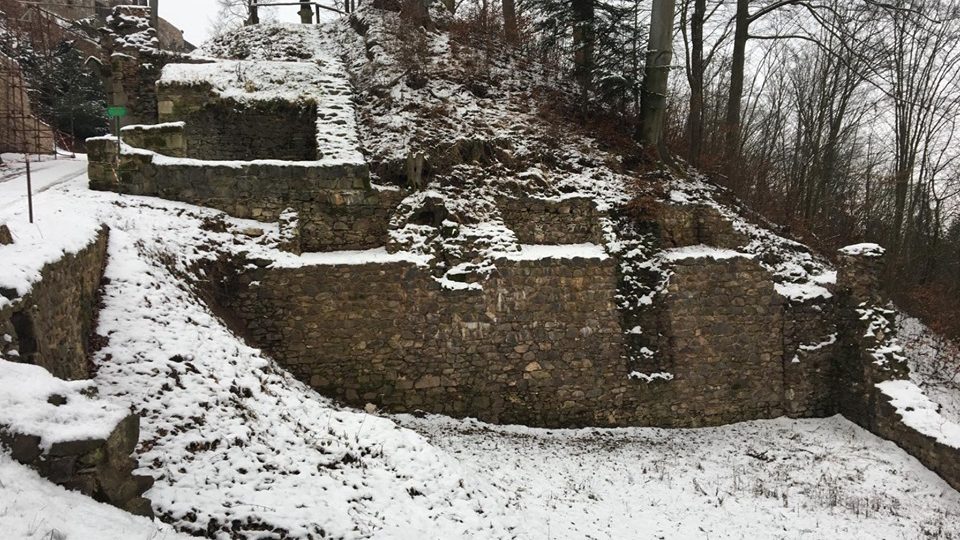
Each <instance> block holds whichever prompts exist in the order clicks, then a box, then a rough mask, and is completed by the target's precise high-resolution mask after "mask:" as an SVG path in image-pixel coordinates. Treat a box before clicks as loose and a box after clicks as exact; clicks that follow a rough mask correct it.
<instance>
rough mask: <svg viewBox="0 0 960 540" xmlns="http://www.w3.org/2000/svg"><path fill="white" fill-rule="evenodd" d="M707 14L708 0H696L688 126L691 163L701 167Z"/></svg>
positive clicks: (691, 19) (692, 25)
mask: <svg viewBox="0 0 960 540" xmlns="http://www.w3.org/2000/svg"><path fill="white" fill-rule="evenodd" d="M706 12H707V0H694V3H693V15H692V16H691V17H690V42H691V43H690V45H691V52H690V77H689V79H690V80H689V83H690V110H689V111H688V113H687V114H688V116H687V126H688V130H689V137H690V155H689V156H688V157H689V159H690V163H691V164H693V166H695V167H699V166H700V154H701V152H702V149H703V72H704V69H705V68H704V65H703V19H704V17H705V16H706Z"/></svg>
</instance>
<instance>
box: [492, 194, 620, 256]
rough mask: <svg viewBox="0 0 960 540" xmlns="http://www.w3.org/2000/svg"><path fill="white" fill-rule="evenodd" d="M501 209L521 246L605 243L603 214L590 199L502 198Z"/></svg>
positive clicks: (499, 202) (498, 200)
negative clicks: (602, 222)
mask: <svg viewBox="0 0 960 540" xmlns="http://www.w3.org/2000/svg"><path fill="white" fill-rule="evenodd" d="M497 207H499V209H500V214H501V216H502V217H503V222H504V224H505V225H506V226H507V227H509V228H510V229H511V230H513V232H514V233H515V234H516V235H517V240H519V241H520V243H521V244H580V243H585V242H592V243H597V244H599V243H601V242H602V241H603V230H602V229H601V227H600V217H601V212H599V211H598V210H597V208H596V203H595V202H594V201H593V200H592V199H590V198H587V197H576V198H568V199H562V200H549V199H538V198H535V197H523V198H513V197H500V198H498V199H497Z"/></svg>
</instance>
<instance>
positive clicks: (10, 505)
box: [0, 452, 192, 540]
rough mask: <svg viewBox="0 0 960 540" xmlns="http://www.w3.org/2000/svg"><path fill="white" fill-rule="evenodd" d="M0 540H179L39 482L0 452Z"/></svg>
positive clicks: (156, 525) (169, 531) (166, 529)
mask: <svg viewBox="0 0 960 540" xmlns="http://www.w3.org/2000/svg"><path fill="white" fill-rule="evenodd" d="M0 538H4V540H20V539H35V540H183V539H186V538H192V537H190V536H187V535H185V534H182V533H178V532H176V531H174V530H173V528H172V527H171V526H169V525H166V524H164V523H160V522H157V521H153V522H151V521H150V520H148V519H147V518H143V517H138V516H133V515H131V514H128V513H126V512H124V511H122V510H119V509H117V508H114V507H112V506H109V505H106V504H103V503H98V502H96V501H94V500H93V499H91V498H90V497H87V496H85V495H81V494H79V493H77V492H74V491H67V490H66V489H64V488H62V487H60V486H57V485H55V484H52V483H50V482H48V481H47V480H45V479H43V478H41V477H40V475H38V474H37V473H36V472H34V471H33V470H31V469H28V468H27V467H25V466H23V465H20V464H19V463H16V462H15V461H13V460H12V459H11V458H10V456H8V455H7V454H6V453H4V452H0Z"/></svg>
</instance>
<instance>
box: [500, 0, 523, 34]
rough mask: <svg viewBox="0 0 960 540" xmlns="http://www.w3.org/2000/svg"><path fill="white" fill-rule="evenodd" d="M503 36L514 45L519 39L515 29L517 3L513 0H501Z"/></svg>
mask: <svg viewBox="0 0 960 540" xmlns="http://www.w3.org/2000/svg"><path fill="white" fill-rule="evenodd" d="M503 37H504V39H506V40H507V43H509V44H511V45H515V44H516V43H517V41H518V40H519V39H520V34H519V31H518V30H517V5H516V2H515V0H503Z"/></svg>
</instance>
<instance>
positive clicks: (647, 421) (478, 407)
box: [205, 258, 833, 427]
mask: <svg viewBox="0 0 960 540" xmlns="http://www.w3.org/2000/svg"><path fill="white" fill-rule="evenodd" d="M248 262H249V261H232V262H226V261H224V262H221V263H220V264H219V265H217V266H216V267H215V268H205V271H206V273H207V275H213V276H221V277H222V281H219V285H218V286H217V288H216V289H215V290H211V291H208V293H209V294H208V299H209V301H210V303H211V304H212V305H213V306H214V307H215V308H216V309H217V310H218V312H219V313H221V315H222V316H223V317H224V318H225V320H227V321H228V323H229V324H231V326H232V327H233V328H234V329H235V330H237V331H238V333H240V334H241V335H244V336H245V337H246V338H247V339H248V340H249V341H250V342H251V344H253V345H254V346H257V347H260V348H263V349H264V350H265V351H266V352H267V353H268V354H269V355H271V356H272V357H273V358H275V359H277V360H278V362H280V363H281V365H283V366H284V367H286V368H287V369H289V370H290V371H291V372H292V373H294V374H295V375H296V376H297V377H298V378H300V379H301V380H303V381H305V382H308V383H309V384H311V385H312V386H313V387H314V388H316V389H317V390H319V391H320V392H322V393H324V394H325V395H330V396H333V397H336V398H338V399H341V400H343V401H344V402H346V403H349V404H351V405H355V406H359V407H362V406H365V405H366V404H367V403H373V404H375V405H376V406H378V407H381V408H384V409H385V410H388V411H392V412H412V411H416V410H425V411H430V412H436V413H443V414H449V415H453V416H473V417H477V418H480V419H482V420H485V421H490V422H501V423H522V424H527V425H534V426H547V427H569V426H587V425H593V426H625V425H655V426H664V427H680V426H701V425H716V424H722V423H728V422H735V421H742V420H750V419H756V418H769V417H774V416H778V415H780V414H784V412H785V411H787V410H793V409H791V408H790V407H789V405H788V403H787V401H788V400H787V397H786V395H787V391H788V390H789V389H790V388H793V386H795V385H796V383H791V382H789V381H788V380H787V379H786V374H785V370H784V365H783V347H784V344H783V337H782V328H783V316H784V311H783V305H782V303H781V302H782V300H781V299H780V298H779V297H778V296H777V295H776V293H775V292H774V289H773V284H772V282H771V281H770V277H769V274H767V273H766V272H765V271H764V270H763V269H762V268H761V267H760V266H759V265H757V264H756V263H755V262H753V261H752V260H750V259H746V258H736V259H731V260H721V261H704V260H702V259H697V260H691V261H689V262H687V261H684V262H681V263H679V264H676V265H675V266H674V267H673V271H674V275H673V276H672V278H671V280H672V281H671V283H672V284H673V285H672V286H674V289H672V290H671V292H670V294H668V295H667V297H666V300H665V301H664V302H663V306H664V307H663V310H662V313H663V317H664V320H663V321H661V323H662V324H661V327H660V329H659V330H658V331H659V332H662V333H663V334H664V337H663V338H662V339H663V341H664V348H663V351H664V352H663V354H665V355H667V358H668V359H667V362H668V364H669V366H668V367H669V369H670V374H671V375H672V376H673V379H672V380H666V379H661V378H657V379H654V380H651V381H649V382H648V381H647V380H644V379H642V378H631V376H630V374H631V372H632V371H634V370H635V366H632V365H631V364H630V362H629V361H628V359H627V358H626V353H625V350H626V349H625V346H624V334H623V326H622V323H621V320H620V313H619V310H618V309H617V307H616V304H615V297H616V295H617V294H618V281H619V278H618V276H617V265H616V263H615V261H614V260H612V259H605V260H597V259H563V260H557V259H542V260H534V261H508V260H498V261H497V272H496V273H495V275H494V277H492V278H491V279H490V280H488V281H486V282H484V284H483V289H482V290H475V289H465V290H447V289H443V288H441V286H440V285H439V284H438V283H437V282H436V281H435V280H434V279H433V278H432V277H431V276H430V274H429V270H428V269H426V268H420V267H417V266H415V265H414V264H412V263H389V264H373V263H370V264H357V265H329V266H328V265H321V266H308V267H303V268H289V269H284V268H270V267H268V262H266V261H260V262H258V261H253V262H254V263H256V264H257V265H258V268H257V269H250V268H249V265H248ZM213 281H214V282H218V280H217V279H215V280H213ZM655 331H657V330H655ZM818 337H819V336H808V337H805V338H804V340H805V342H809V341H813V340H815V339H817V338H818ZM812 366H813V365H812V364H803V365H802V366H801V367H800V368H798V369H812ZM819 397H820V398H821V399H824V400H826V399H828V398H829V395H825V396H824V395H820V396H819ZM814 405H815V406H816V407H814ZM814 405H811V406H810V407H809V408H805V409H797V410H796V411H795V414H796V415H798V416H803V415H807V414H808V413H810V412H811V411H814V410H816V411H820V410H830V411H832V410H833V407H832V406H831V405H830V404H829V403H819V402H818V403H815V404H814ZM831 413H832V412H831Z"/></svg>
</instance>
